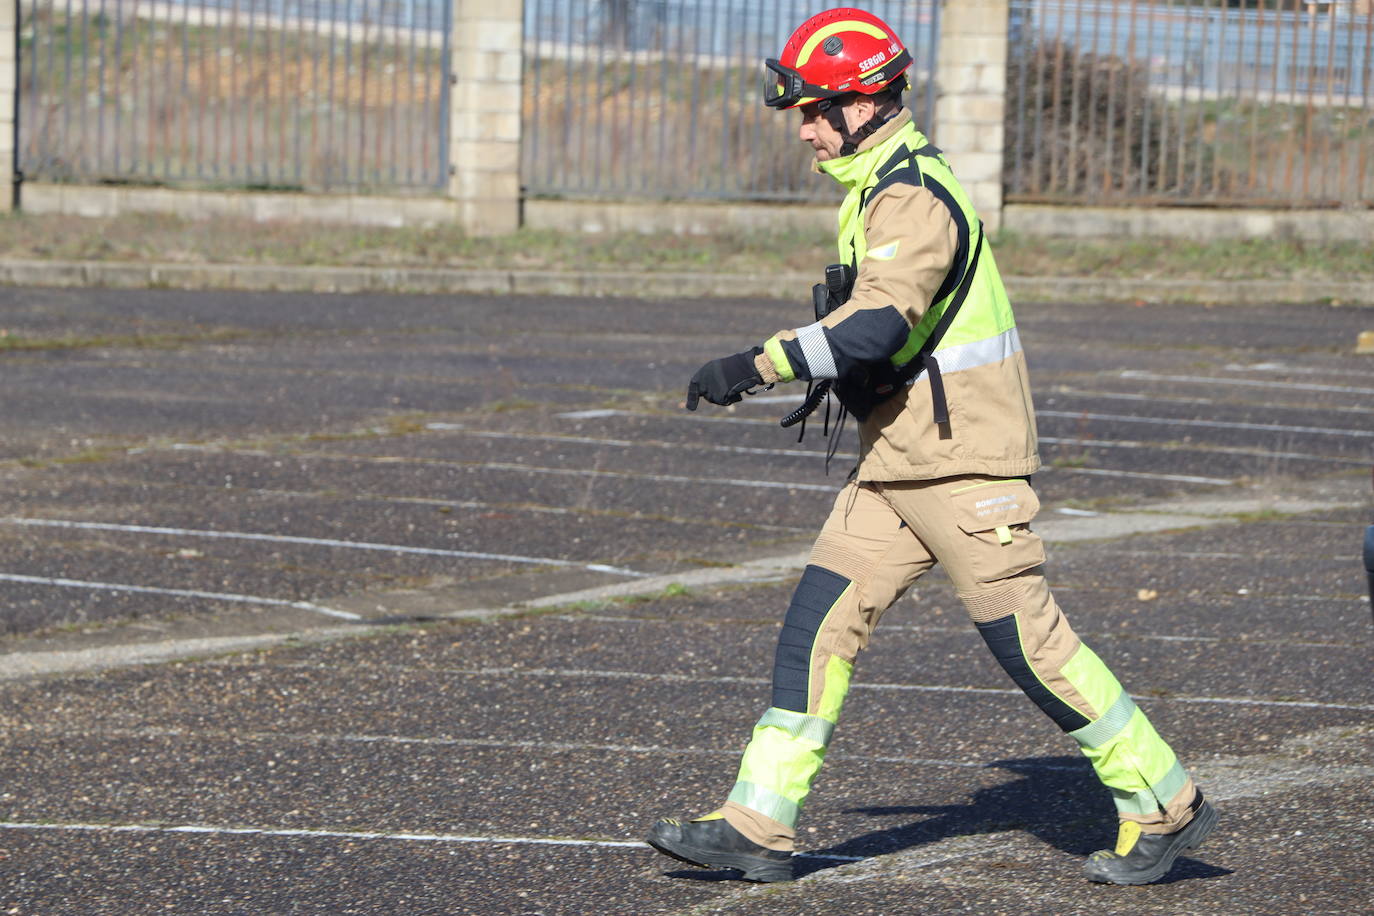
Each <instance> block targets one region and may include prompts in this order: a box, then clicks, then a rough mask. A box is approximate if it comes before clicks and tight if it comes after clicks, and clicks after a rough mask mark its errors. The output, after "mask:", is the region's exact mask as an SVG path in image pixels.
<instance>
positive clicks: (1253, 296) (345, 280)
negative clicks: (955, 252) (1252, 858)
mask: <svg viewBox="0 0 1374 916" xmlns="http://www.w3.org/2000/svg"><path fill="white" fill-rule="evenodd" d="M815 280H816V278H815V277H814V276H812V275H810V274H798V273H784V274H763V275H760V274H748V275H746V274H738V275H728V276H721V275H719V274H710V273H708V272H705V271H703V272H700V273H679V272H639V273H621V272H615V271H560V270H503V269H460V268H427V267H315V266H293V265H273V264H172V263H166V264H162V263H147V264H143V263H118V262H106V261H0V285H5V286H56V287H106V288H112V289H159V288H160V289H188V290H190V289H196V290H203V289H220V290H225V289H228V290H252V291H263V292H266V291H279V292H318V293H429V294H463V293H466V294H495V295H526V296H633V297H636V298H663V299H682V298H691V297H697V296H711V297H716V298H735V299H754V298H764V299H775V298H782V299H806V298H809V296H810V289H811V286H812V284H813V283H814V282H815ZM1006 283H1007V288H1008V290H1009V291H1010V292H1011V294H1012V296H1013V297H1014V298H1016V299H1020V300H1024V301H1030V302H1057V303H1079V304H1102V303H1120V302H1128V303H1138V304H1157V303H1192V304H1199V305H1223V304H1225V305H1350V306H1374V282H1334V281H1333V282H1316V281H1274V280H1229V281H1228V280H1214V281H1208V280H1168V279H1156V278H1131V277H1123V278H1098V277H1016V276H1009V277H1007V278H1006Z"/></svg>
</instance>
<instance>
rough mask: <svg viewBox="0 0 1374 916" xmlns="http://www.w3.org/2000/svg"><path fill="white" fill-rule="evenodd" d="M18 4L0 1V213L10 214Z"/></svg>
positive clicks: (16, 109)
mask: <svg viewBox="0 0 1374 916" xmlns="http://www.w3.org/2000/svg"><path fill="white" fill-rule="evenodd" d="M18 29H19V0H0V213H8V212H9V211H10V210H13V209H14V207H15V204H16V203H17V201H16V200H15V185H14V171H15V164H14V156H15V148H14V123H15V118H16V117H17V116H18V113H19V86H18V84H17V82H16V76H17V74H16V67H17V66H18V64H17V63H16V61H15V48H16V47H17V45H18V41H17V32H18Z"/></svg>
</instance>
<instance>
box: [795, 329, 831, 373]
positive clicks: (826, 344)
mask: <svg viewBox="0 0 1374 916" xmlns="http://www.w3.org/2000/svg"><path fill="white" fill-rule="evenodd" d="M797 343H799V344H801V348H802V354H803V355H804V356H805V357H806V365H807V368H809V369H810V370H811V377H812V378H813V379H822V378H836V377H838V376H839V374H840V370H839V369H837V368H835V354H834V353H832V352H831V350H830V341H828V340H826V339H825V328H824V326H823V325H822V324H821V323H820V322H819V321H818V322H816V323H815V324H808V325H807V326H806V327H804V328H797Z"/></svg>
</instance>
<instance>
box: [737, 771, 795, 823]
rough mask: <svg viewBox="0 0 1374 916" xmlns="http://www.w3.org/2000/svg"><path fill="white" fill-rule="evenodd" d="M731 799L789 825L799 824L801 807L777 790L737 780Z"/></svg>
mask: <svg viewBox="0 0 1374 916" xmlns="http://www.w3.org/2000/svg"><path fill="white" fill-rule="evenodd" d="M730 801H732V802H734V803H735V804H737V805H743V806H744V807H746V808H749V809H751V810H753V811H757V812H758V813H759V814H762V815H763V816H765V817H771V818H772V819H773V820H775V821H777V822H778V823H780V824H784V825H785V826H788V827H795V826H797V821H798V819H800V817H801V808H800V807H798V806H797V805H796V804H795V803H793V802H790V801H788V800H787V799H785V798H783V797H782V796H781V795H779V794H778V793H776V792H772V791H770V790H768V789H765V788H764V787H763V786H760V785H756V784H754V783H752V782H737V783H735V787H734V788H733V789H731V790H730Z"/></svg>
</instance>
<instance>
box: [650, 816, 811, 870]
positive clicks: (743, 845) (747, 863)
mask: <svg viewBox="0 0 1374 916" xmlns="http://www.w3.org/2000/svg"><path fill="white" fill-rule="evenodd" d="M649 845H650V846H652V847H654V848H655V849H657V850H658V851H659V852H661V853H663V854H664V855H666V856H672V857H673V858H674V859H680V860H682V861H683V862H686V863H688V864H689V865H699V866H701V867H702V868H733V869H737V870H739V871H742V872H744V880H745V881H791V880H792V862H791V859H792V853H790V852H783V851H782V850H779V849H769V848H768V847H766V846H760V845H759V844H757V843H755V842H753V841H751V840H749V839H748V838H747V837H745V836H744V834H742V833H740V832H739V831H738V830H736V829H735V828H734V827H731V826H730V825H729V824H728V823H726V821H725V818H723V817H721V816H720V815H718V814H717V815H711V814H708V815H707V816H706V817H704V818H698V819H697V820H694V821H687V822H686V823H683V822H682V821H679V820H677V819H675V818H671V817H665V818H663V819H662V820H661V821H659V822H658V823H657V824H654V829H653V830H650V831H649Z"/></svg>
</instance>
